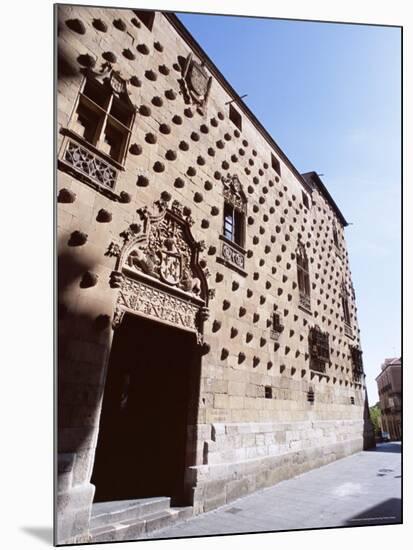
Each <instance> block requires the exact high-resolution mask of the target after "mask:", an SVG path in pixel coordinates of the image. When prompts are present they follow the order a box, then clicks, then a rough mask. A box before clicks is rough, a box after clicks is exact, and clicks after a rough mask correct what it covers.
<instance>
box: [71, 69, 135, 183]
mask: <svg viewBox="0 0 413 550" xmlns="http://www.w3.org/2000/svg"><path fill="white" fill-rule="evenodd" d="M135 112H136V108H135V106H134V105H133V104H132V102H131V100H130V98H129V94H128V92H127V88H126V82H125V81H124V80H123V79H122V78H121V77H120V76H119V74H118V73H117V72H116V71H113V70H111V69H109V70H106V72H104V73H102V74H99V73H98V74H96V73H92V71H89V72H88V74H87V75H86V76H85V79H84V81H83V83H82V87H81V90H80V92H79V95H78V98H77V103H76V105H75V109H74V113H73V116H72V118H71V120H70V123H69V127H68V128H66V129H64V130H62V132H63V133H64V134H65V135H66V136H67V137H66V138H65V140H64V143H63V155H61V161H62V163H63V165H64V166H65V167H66V168H67V169H68V170H69V171H72V172H75V173H76V174H77V175H78V176H79V177H80V178H81V179H83V180H85V181H86V182H87V183H90V184H92V185H94V186H98V187H99V188H109V189H110V190H112V191H113V190H114V188H115V184H116V178H117V174H118V170H119V169H123V165H124V162H125V158H126V151H127V148H128V144H129V141H130V136H131V130H132V126H133V123H134V119H135Z"/></svg>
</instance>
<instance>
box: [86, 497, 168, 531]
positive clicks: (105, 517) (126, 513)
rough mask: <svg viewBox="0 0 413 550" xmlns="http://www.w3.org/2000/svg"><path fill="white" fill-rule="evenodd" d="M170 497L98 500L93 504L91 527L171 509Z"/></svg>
mask: <svg viewBox="0 0 413 550" xmlns="http://www.w3.org/2000/svg"><path fill="white" fill-rule="evenodd" d="M170 505H171V499H170V498H169V497H151V498H142V499H137V500H119V501H113V502H97V503H95V504H93V505H92V514H91V518H90V527H91V529H94V528H97V527H103V526H105V525H110V524H112V525H113V524H115V523H119V522H123V521H128V520H134V519H140V518H142V517H144V516H147V515H148V514H154V513H156V512H163V511H166V510H169V508H170Z"/></svg>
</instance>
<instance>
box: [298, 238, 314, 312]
mask: <svg viewBox="0 0 413 550" xmlns="http://www.w3.org/2000/svg"><path fill="white" fill-rule="evenodd" d="M296 261H297V287H298V307H299V308H300V309H303V310H304V311H306V312H308V313H312V312H311V285H310V268H309V261H308V256H307V252H306V249H305V246H304V244H303V243H302V242H301V241H299V242H298V245H297V249H296Z"/></svg>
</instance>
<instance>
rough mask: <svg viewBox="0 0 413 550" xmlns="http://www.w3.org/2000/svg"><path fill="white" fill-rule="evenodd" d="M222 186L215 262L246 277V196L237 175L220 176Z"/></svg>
mask: <svg viewBox="0 0 413 550" xmlns="http://www.w3.org/2000/svg"><path fill="white" fill-rule="evenodd" d="M222 183H223V187H224V193H223V194H224V208H223V220H222V235H220V237H219V238H220V239H221V241H223V242H222V247H221V255H222V256H219V257H217V262H219V263H223V264H224V265H226V266H227V267H230V268H231V269H234V270H235V271H237V272H238V273H240V274H241V275H242V276H243V277H246V275H247V274H246V272H245V271H244V269H245V254H246V252H245V250H244V245H245V219H246V215H247V198H246V196H245V193H244V191H243V189H242V185H241V182H240V181H239V179H238V176H236V175H233V176H231V175H230V174H228V176H227V177H224V178H222Z"/></svg>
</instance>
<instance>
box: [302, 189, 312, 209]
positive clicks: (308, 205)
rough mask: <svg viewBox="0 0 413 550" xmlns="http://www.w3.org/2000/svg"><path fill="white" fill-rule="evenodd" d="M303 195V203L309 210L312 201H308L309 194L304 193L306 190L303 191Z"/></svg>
mask: <svg viewBox="0 0 413 550" xmlns="http://www.w3.org/2000/svg"><path fill="white" fill-rule="evenodd" d="M301 193H302V197H303V204H304V206H305V207H306V208H307V210H308V209H309V208H310V203H309V201H308V195H307V193H304V191H302V192H301Z"/></svg>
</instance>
